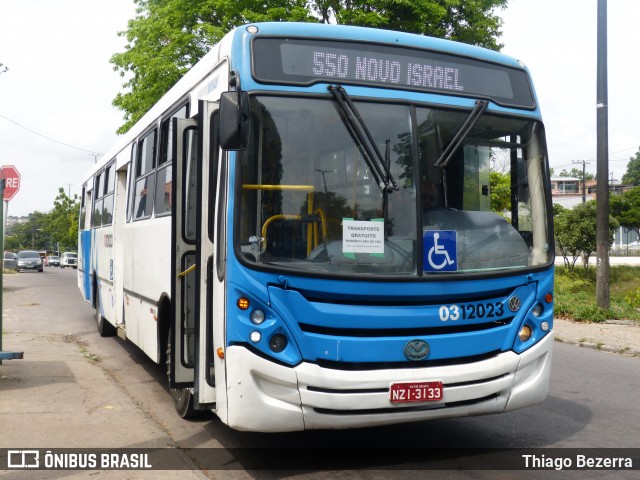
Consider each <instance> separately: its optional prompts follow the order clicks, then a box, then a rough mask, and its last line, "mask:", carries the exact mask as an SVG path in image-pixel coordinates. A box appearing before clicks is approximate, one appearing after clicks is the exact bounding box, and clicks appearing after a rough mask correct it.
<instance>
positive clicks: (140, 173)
mask: <svg viewBox="0 0 640 480" xmlns="http://www.w3.org/2000/svg"><path fill="white" fill-rule="evenodd" d="M155 153H156V130H153V131H151V132H150V133H149V134H147V135H146V136H145V137H144V138H143V139H142V140H140V142H138V155H137V158H136V180H135V190H134V198H133V202H132V203H133V210H132V215H133V219H134V220H138V219H141V218H149V217H150V216H151V213H152V211H153V192H154V182H155V175H154V174H155V170H154V168H155Z"/></svg>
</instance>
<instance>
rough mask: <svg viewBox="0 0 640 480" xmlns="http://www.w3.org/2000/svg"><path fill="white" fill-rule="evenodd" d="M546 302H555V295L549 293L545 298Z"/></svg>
mask: <svg viewBox="0 0 640 480" xmlns="http://www.w3.org/2000/svg"><path fill="white" fill-rule="evenodd" d="M544 301H545V302H547V303H551V302H553V293H547V294H546V295H545V296H544Z"/></svg>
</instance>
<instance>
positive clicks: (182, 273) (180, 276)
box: [177, 263, 196, 278]
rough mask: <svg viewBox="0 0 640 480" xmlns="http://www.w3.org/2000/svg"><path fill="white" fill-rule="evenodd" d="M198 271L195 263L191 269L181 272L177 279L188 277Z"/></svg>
mask: <svg viewBox="0 0 640 480" xmlns="http://www.w3.org/2000/svg"><path fill="white" fill-rule="evenodd" d="M195 269H196V264H195V263H194V264H193V265H191V266H190V267H189V268H187V269H186V270H185V271H184V272H180V273H179V274H178V275H177V277H178V278H182V277H186V276H187V275H188V274H189V273H191V272H193V271H194V270H195Z"/></svg>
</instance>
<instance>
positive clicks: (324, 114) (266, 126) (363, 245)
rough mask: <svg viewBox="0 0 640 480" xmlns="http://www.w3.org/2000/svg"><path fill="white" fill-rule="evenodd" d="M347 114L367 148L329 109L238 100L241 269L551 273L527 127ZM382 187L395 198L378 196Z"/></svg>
mask: <svg viewBox="0 0 640 480" xmlns="http://www.w3.org/2000/svg"><path fill="white" fill-rule="evenodd" d="M353 102H354V105H355V106H356V107H357V112H359V114H360V115H361V117H362V120H361V122H362V123H363V124H364V125H366V129H367V130H368V131H369V132H370V140H371V141H370V143H373V144H374V145H368V146H367V145H363V143H366V142H363V141H362V139H361V138H358V134H357V132H354V128H353V120H350V119H349V118H347V117H348V112H346V111H345V108H343V107H342V106H341V105H340V104H339V102H337V101H336V99H334V98H331V97H329V96H328V97H327V98H326V99H318V98H300V97H295V98H294V97H291V98H289V97H284V98H283V97H275V96H267V95H261V96H255V97H252V99H251V112H252V126H251V139H250V145H249V148H248V149H247V150H246V151H245V152H244V153H243V154H242V157H241V158H242V164H241V175H240V182H239V183H240V184H239V189H240V190H239V193H240V196H241V201H240V202H239V205H238V208H239V210H238V212H239V215H238V217H237V218H238V220H237V221H238V222H239V223H238V225H236V233H237V234H236V242H237V243H236V245H237V251H238V252H239V253H240V254H241V256H242V258H243V261H244V262H245V263H246V264H248V265H250V266H251V265H253V266H260V267H262V268H277V269H278V271H286V270H291V271H292V272H305V271H306V272H308V273H310V274H314V275H323V274H327V275H343V274H351V275H353V274H362V275H404V276H407V275H408V276H422V277H430V276H438V277H439V276H440V275H443V274H464V273H478V272H495V271H502V270H506V269H509V270H513V269H527V268H531V267H535V266H539V265H545V264H548V263H549V262H551V260H552V254H553V252H552V251H551V250H550V243H551V242H550V241H549V235H550V233H549V232H550V228H549V212H548V211H547V200H546V195H548V192H547V191H546V189H545V182H544V180H543V179H544V178H545V173H546V169H547V161H546V158H545V154H546V152H545V148H544V133H543V129H542V125H541V124H540V123H538V122H536V121H532V120H526V119H522V118H514V117H508V116H498V115H495V114H492V113H489V112H487V111H484V113H483V112H479V113H478V114H477V115H476V118H474V121H475V123H473V125H472V126H471V127H470V128H465V123H467V125H468V118H469V116H470V112H471V110H469V109H467V110H452V109H446V108H435V107H429V108H427V107H423V106H417V105H407V104H393V103H388V102H385V103H377V102H373V101H361V100H357V99H354V100H353ZM463 130H464V135H463V136H461V135H459V133H460V132H461V131H463ZM375 148H377V149H378V150H379V152H380V155H377V156H376V159H375V160H372V159H371V158H368V157H369V155H368V154H367V149H369V150H372V149H375ZM381 162H383V165H379V164H380V163H381ZM389 174H390V175H389ZM380 177H382V178H380ZM387 177H389V178H387ZM390 178H391V179H393V182H394V183H395V184H396V185H397V189H394V188H381V184H383V185H388V180H389V179H390Z"/></svg>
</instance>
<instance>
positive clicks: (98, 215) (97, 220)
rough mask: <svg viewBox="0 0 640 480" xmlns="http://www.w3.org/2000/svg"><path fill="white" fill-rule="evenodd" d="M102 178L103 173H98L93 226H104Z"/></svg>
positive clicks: (95, 184)
mask: <svg viewBox="0 0 640 480" xmlns="http://www.w3.org/2000/svg"><path fill="white" fill-rule="evenodd" d="M101 179H102V173H99V174H98V175H96V178H95V182H94V184H93V213H92V215H91V226H92V227H93V228H97V227H101V226H102V199H101V198H100V197H101V196H102V195H101V192H100V185H101V182H100V180H101Z"/></svg>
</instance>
